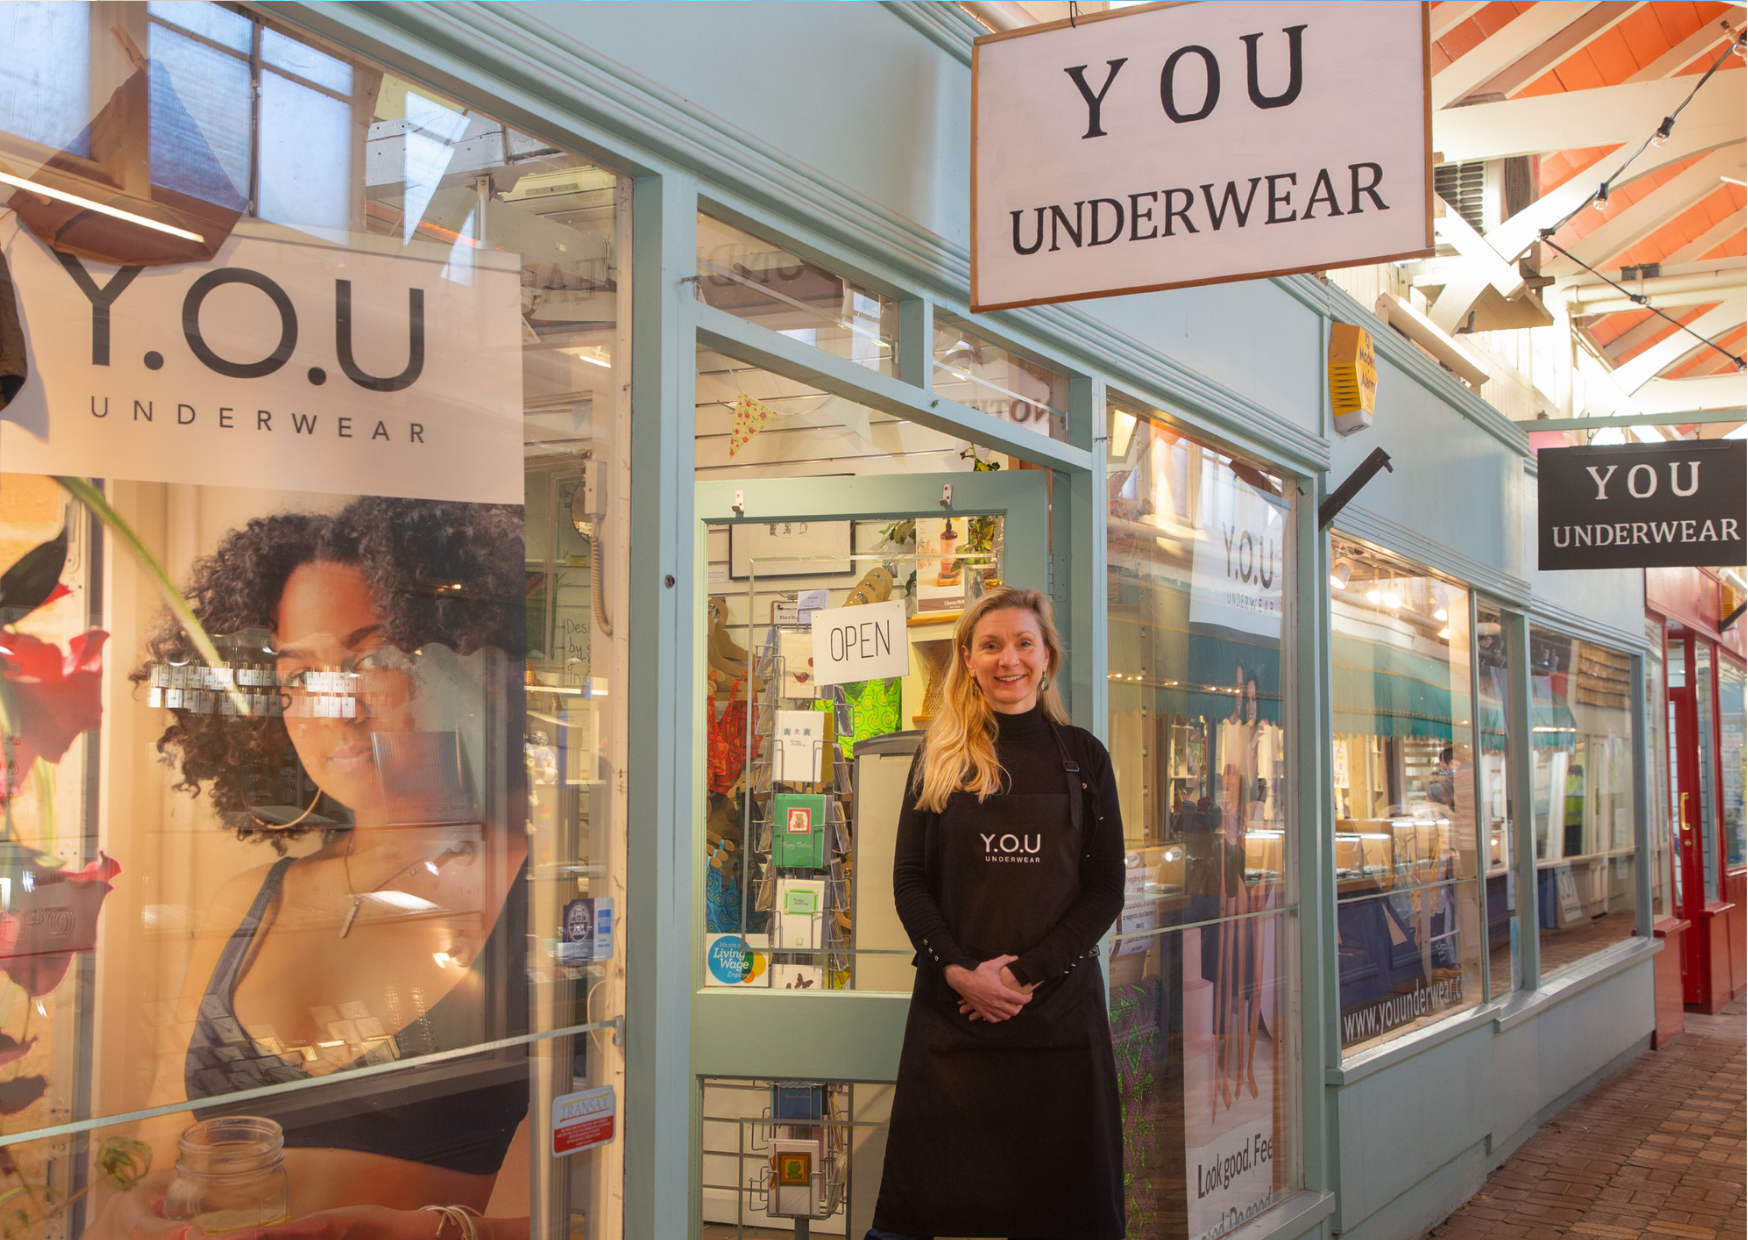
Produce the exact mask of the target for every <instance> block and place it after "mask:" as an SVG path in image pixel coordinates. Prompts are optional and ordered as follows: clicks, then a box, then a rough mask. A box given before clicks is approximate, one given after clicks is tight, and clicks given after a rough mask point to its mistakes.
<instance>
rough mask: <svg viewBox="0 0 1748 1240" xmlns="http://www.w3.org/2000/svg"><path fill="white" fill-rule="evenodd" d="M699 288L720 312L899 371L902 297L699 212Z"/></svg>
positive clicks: (702, 297) (872, 365)
mask: <svg viewBox="0 0 1748 1240" xmlns="http://www.w3.org/2000/svg"><path fill="white" fill-rule="evenodd" d="M697 288H698V299H699V300H700V301H703V302H705V303H706V304H708V305H711V306H715V307H716V308H717V309H718V310H726V311H728V312H729V313H730V314H732V315H735V316H736V317H737V318H743V319H746V320H747V321H749V322H752V323H757V324H759V325H760V326H761V327H768V328H770V329H771V330H772V331H774V332H781V333H782V334H783V335H785V336H789V337H791V338H793V339H795V340H799V341H801V342H802V343H803V344H810V345H813V346H814V347H816V348H820V349H824V350H825V351H826V352H828V353H831V354H834V355H835V356H837V357H841V358H845V359H846V360H848V361H852V362H855V363H856V364H857V365H859V366H866V367H868V368H869V369H870V370H877V371H879V372H880V373H881V374H883V375H890V374H893V373H894V369H895V365H896V360H895V353H894V351H895V348H896V344H895V342H896V341H897V339H898V302H896V301H895V300H893V299H892V298H890V297H887V296H885V295H884V294H881V293H877V292H875V291H873V290H872V289H869V288H865V287H863V286H862V285H859V284H857V283H855V282H854V281H852V280H847V279H845V278H844V277H843V276H840V275H838V274H836V273H835V272H831V271H828V270H826V269H825V268H824V267H821V266H820V265H819V264H818V263H812V262H809V261H807V260H806V259H804V258H800V257H798V256H796V255H794V254H791V253H790V252H789V251H787V250H785V249H783V247H782V246H779V245H776V244H773V243H772V242H769V241H766V240H765V239H764V238H762V237H755V236H754V235H753V234H752V233H749V232H746V231H744V230H742V229H739V228H736V227H735V226H734V225H732V224H728V223H725V222H724V221H722V220H719V219H716V218H715V217H714V216H710V215H704V214H702V213H700V214H699V216H698V282H697Z"/></svg>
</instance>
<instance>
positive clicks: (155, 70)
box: [151, 6, 254, 207]
mask: <svg viewBox="0 0 1748 1240" xmlns="http://www.w3.org/2000/svg"><path fill="white" fill-rule="evenodd" d="M202 7H206V6H202ZM151 55H152V61H153V67H152V75H153V83H152V85H153V95H154V99H153V104H154V106H153V108H152V179H153V181H155V182H156V183H158V184H160V185H163V186H166V187H168V188H170V189H174V190H179V191H181V192H182V193H186V194H191V195H193V196H194V197H197V198H200V199H201V200H203V201H205V202H216V203H221V204H223V205H225V206H229V207H237V206H240V205H242V203H243V200H244V199H245V198H246V197H247V196H248V193H249V115H250V109H251V107H252V106H253V104H252V99H253V94H254V92H253V90H252V89H251V88H250V85H249V62H248V61H247V60H242V59H239V58H238V57H236V56H232V55H231V54H229V53H228V52H221V51H219V50H217V49H216V48H212V47H209V46H207V45H206V44H204V43H201V42H198V41H196V40H194V39H190V38H188V37H187V36H185V35H180V34H177V33H176V32H175V31H173V30H166V29H164V28H163V27H162V26H153V27H152V37H151ZM160 75H161V76H160ZM215 164H216V168H215V167H214V165H215ZM215 173H216V175H215Z"/></svg>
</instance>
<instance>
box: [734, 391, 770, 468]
mask: <svg viewBox="0 0 1748 1240" xmlns="http://www.w3.org/2000/svg"><path fill="white" fill-rule="evenodd" d="M773 416H775V415H774V414H773V412H772V411H771V410H770V409H767V408H766V407H765V406H764V405H761V404H760V403H759V402H758V401H756V400H754V399H753V398H752V397H751V396H748V395H747V394H746V393H745V392H742V393H741V394H740V399H739V400H737V401H735V402H734V429H733V430H732V431H730V432H729V436H728V454H729V455H730V456H733V455H734V454H735V453H736V452H739V451H740V450H741V449H742V448H744V447H746V446H747V444H748V443H749V442H750V441H751V440H752V437H753V436H754V435H757V434H758V433H759V432H760V431H762V430H764V429H765V423H767V422H769V421H770V420H771V418H772V417H773Z"/></svg>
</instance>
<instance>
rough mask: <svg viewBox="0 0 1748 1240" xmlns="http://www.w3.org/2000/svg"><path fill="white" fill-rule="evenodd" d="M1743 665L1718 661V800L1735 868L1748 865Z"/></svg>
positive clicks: (1727, 848) (1726, 844)
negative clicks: (1744, 814)
mask: <svg viewBox="0 0 1748 1240" xmlns="http://www.w3.org/2000/svg"><path fill="white" fill-rule="evenodd" d="M1743 681H1744V675H1743V671H1742V665H1741V664H1740V663H1733V662H1731V661H1730V660H1729V659H1724V658H1720V659H1719V660H1718V737H1719V740H1718V764H1719V767H1720V768H1721V769H1722V771H1723V783H1722V785H1721V786H1720V788H1719V792H1720V793H1721V796H1720V798H1719V800H1720V801H1721V803H1722V805H1723V810H1724V864H1725V865H1727V866H1730V867H1731V868H1735V867H1737V866H1741V865H1744V864H1748V825H1745V824H1744V821H1743V817H1742V789H1743V784H1744V782H1745V780H1748V772H1744V769H1743V762H1744V751H1743V745H1742V736H1743V729H1744V725H1745V724H1748V718H1745V717H1744V713H1743V692H1742V690H1743Z"/></svg>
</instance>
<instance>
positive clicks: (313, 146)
mask: <svg viewBox="0 0 1748 1240" xmlns="http://www.w3.org/2000/svg"><path fill="white" fill-rule="evenodd" d="M348 77H350V75H348ZM354 184H355V181H354V176H353V171H352V105H351V103H350V102H348V101H347V100H344V99H336V98H334V97H333V96H331V95H326V94H323V93H322V92H321V91H317V90H311V89H310V88H309V87H307V86H300V85H299V84H298V83H296V82H294V81H292V80H291V79H290V78H285V77H281V76H280V75H279V74H277V73H263V74H262V75H261V186H260V196H261V203H260V207H259V214H260V216H261V218H262V219H264V220H272V221H273V222H274V223H276V224H290V225H292V226H293V227H296V228H325V229H334V230H336V231H343V230H344V229H345V228H346V226H347V222H348V220H349V219H350V218H351V216H352V210H351V203H352V195H353V194H354V193H355V192H356V191H355V189H354Z"/></svg>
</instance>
